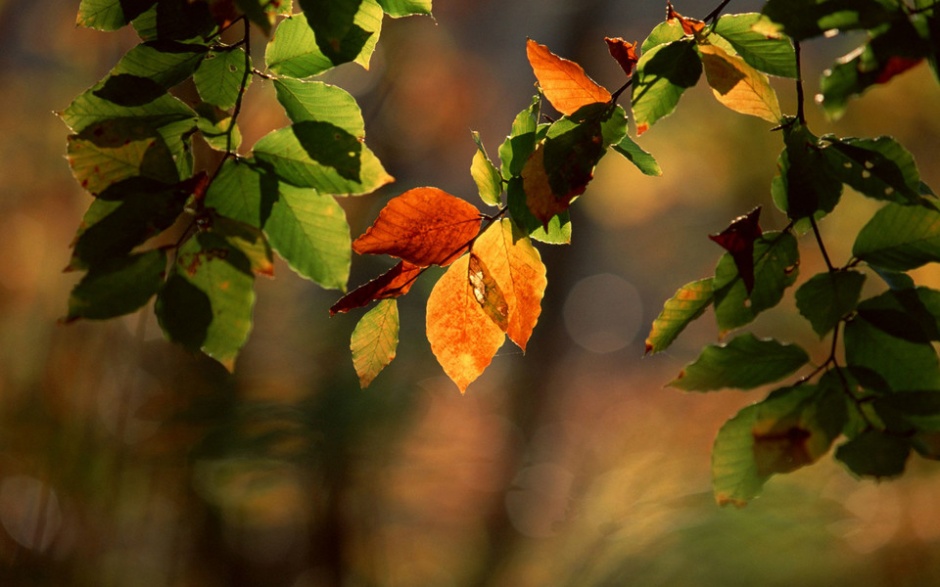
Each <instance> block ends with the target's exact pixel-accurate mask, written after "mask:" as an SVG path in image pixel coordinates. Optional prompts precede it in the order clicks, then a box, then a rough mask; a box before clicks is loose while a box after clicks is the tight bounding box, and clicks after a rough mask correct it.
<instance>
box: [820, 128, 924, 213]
mask: <svg viewBox="0 0 940 587" xmlns="http://www.w3.org/2000/svg"><path fill="white" fill-rule="evenodd" d="M821 144H822V147H823V154H824V155H825V156H826V158H827V159H828V161H829V167H830V169H831V171H832V174H833V175H834V176H836V177H837V178H838V179H839V180H840V181H842V182H843V183H845V184H847V185H849V186H850V187H851V188H852V189H854V190H855V191H857V192H859V193H861V194H863V195H865V196H868V197H869V198H874V199H876V200H887V201H893V202H898V203H900V204H919V203H920V202H921V201H922V197H921V193H920V192H921V190H920V185H921V180H920V173H919V172H918V171H917V164H916V163H915V162H914V157H913V156H912V155H911V154H910V152H909V151H908V150H907V149H905V148H904V147H903V146H902V145H901V144H900V143H898V142H897V141H896V140H895V139H894V138H892V137H887V136H883V137H877V138H874V139H856V138H845V139H839V138H836V137H832V136H825V137H823V138H822V140H821Z"/></svg>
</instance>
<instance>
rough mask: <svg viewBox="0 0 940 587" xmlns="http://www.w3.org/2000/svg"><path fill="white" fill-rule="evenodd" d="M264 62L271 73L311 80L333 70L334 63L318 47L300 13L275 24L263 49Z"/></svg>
mask: <svg viewBox="0 0 940 587" xmlns="http://www.w3.org/2000/svg"><path fill="white" fill-rule="evenodd" d="M264 63H265V65H266V66H267V68H268V69H269V70H271V71H272V72H274V73H276V74H279V75H284V76H289V77H294V78H305V77H311V76H314V75H317V74H320V73H323V72H324V71H327V70H329V69H332V68H333V62H332V61H331V60H330V58H329V57H327V56H326V55H324V54H323V52H322V51H321V50H320V48H319V47H318V46H317V42H316V40H315V39H314V35H313V30H312V29H311V28H310V27H309V26H308V25H307V17H306V16H305V15H304V14H302V13H301V14H294V15H292V16H291V17H290V18H288V19H286V20H284V21H282V22H281V23H280V24H279V25H277V30H276V31H275V33H274V37H273V38H272V39H271V40H270V41H268V46H267V48H266V49H265V52H264Z"/></svg>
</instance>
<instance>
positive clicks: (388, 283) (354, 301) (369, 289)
mask: <svg viewBox="0 0 940 587" xmlns="http://www.w3.org/2000/svg"><path fill="white" fill-rule="evenodd" d="M424 269H425V268H424V267H420V266H418V265H412V264H411V263H408V262H407V261H399V262H398V264H397V265H395V266H394V267H392V268H391V269H389V270H388V271H386V272H385V273H383V274H382V275H380V276H379V277H376V278H375V279H373V280H372V281H370V282H368V283H366V284H364V285H361V286H359V287H357V288H356V289H354V290H353V291H351V292H349V293H348V294H346V295H344V296H343V297H342V298H340V300H339V301H338V302H336V303H335V304H333V307H331V308H330V316H333V315H335V314H337V313H339V312H348V311H350V310H353V309H355V308H361V307H362V306H365V305H367V304H369V303H370V302H373V301H375V300H384V299H386V298H397V297H399V296H403V295H405V294H406V293H408V290H410V289H411V286H412V285H414V283H415V280H416V279H418V276H419V275H421V272H422V271H424Z"/></svg>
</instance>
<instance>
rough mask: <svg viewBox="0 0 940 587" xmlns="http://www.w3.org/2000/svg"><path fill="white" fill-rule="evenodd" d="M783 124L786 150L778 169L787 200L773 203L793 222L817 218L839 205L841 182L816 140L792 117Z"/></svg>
mask: <svg viewBox="0 0 940 587" xmlns="http://www.w3.org/2000/svg"><path fill="white" fill-rule="evenodd" d="M784 124H785V126H784V129H783V140H784V144H785V146H786V148H785V155H781V157H780V160H779V163H778V166H779V167H780V169H779V172H780V177H781V181H782V184H781V186H780V187H781V188H783V189H784V190H785V192H784V193H785V194H786V201H783V202H782V201H777V200H776V199H775V203H776V204H777V207H778V208H780V209H781V210H782V211H783V212H786V213H787V216H788V217H790V218H791V219H793V220H799V219H802V218H806V217H809V216H813V217H816V218H820V217H821V216H823V215H825V214H827V213H829V212H831V211H832V210H833V209H834V208H835V207H836V204H838V203H839V198H840V197H841V195H842V182H841V181H839V179H837V178H836V177H835V176H834V175H833V172H832V169H831V168H830V163H829V161H828V159H827V157H826V155H825V154H824V153H823V150H822V148H821V147H820V146H819V139H817V138H816V137H815V136H814V135H813V134H812V133H811V132H809V130H808V129H807V128H806V127H805V126H803V125H802V124H800V123H799V122H798V121H795V120H793V119H792V118H790V119H788V121H787V122H785V123H784Z"/></svg>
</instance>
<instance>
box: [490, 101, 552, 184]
mask: <svg viewBox="0 0 940 587" xmlns="http://www.w3.org/2000/svg"><path fill="white" fill-rule="evenodd" d="M541 103H542V100H541V97H540V96H539V95H536V96H535V97H533V98H532V103H531V104H530V105H529V107H528V108H526V109H525V110H523V111H522V112H520V113H519V114H517V115H516V118H515V119H514V120H513V122H512V131H511V133H510V134H509V136H508V137H506V140H505V141H503V143H502V144H501V145H500V146H499V159H500V162H501V172H502V174H503V178H504V179H507V180H509V179H512V178H513V177H519V175H520V174H521V173H522V167H523V166H524V165H525V162H526V161H527V160H528V158H529V155H531V154H532V151H534V150H535V144H536V142H537V141H536V130H537V128H538V118H539V107H540V105H541Z"/></svg>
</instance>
